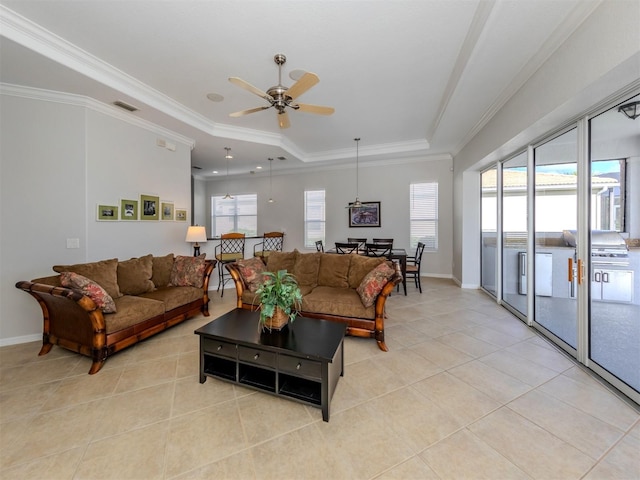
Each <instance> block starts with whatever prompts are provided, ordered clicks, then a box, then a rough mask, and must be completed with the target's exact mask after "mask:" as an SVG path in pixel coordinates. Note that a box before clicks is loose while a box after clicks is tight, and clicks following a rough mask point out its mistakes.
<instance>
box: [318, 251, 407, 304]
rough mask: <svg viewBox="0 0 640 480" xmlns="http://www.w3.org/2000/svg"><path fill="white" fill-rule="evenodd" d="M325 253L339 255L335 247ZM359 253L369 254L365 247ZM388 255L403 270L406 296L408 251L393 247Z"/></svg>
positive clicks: (403, 286)
mask: <svg viewBox="0 0 640 480" xmlns="http://www.w3.org/2000/svg"><path fill="white" fill-rule="evenodd" d="M325 253H335V254H336V255H339V254H338V252H337V251H336V249H335V248H330V249H328V250H325ZM354 253H355V252H354ZM357 254H358V255H363V256H367V252H366V250H365V249H360V248H359V249H358V250H357ZM386 257H387V258H388V259H389V260H391V261H392V262H394V261H395V262H398V263H399V264H400V271H401V272H402V288H403V290H404V294H405V296H406V295H407V251H406V250H405V249H404V248H392V249H391V253H389V254H387V255H386Z"/></svg>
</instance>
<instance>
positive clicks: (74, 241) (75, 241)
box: [67, 238, 80, 248]
mask: <svg viewBox="0 0 640 480" xmlns="http://www.w3.org/2000/svg"><path fill="white" fill-rule="evenodd" d="M67 248H80V239H79V238H67Z"/></svg>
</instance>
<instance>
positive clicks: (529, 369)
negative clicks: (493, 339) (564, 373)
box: [480, 350, 558, 387]
mask: <svg viewBox="0 0 640 480" xmlns="http://www.w3.org/2000/svg"><path fill="white" fill-rule="evenodd" d="M480 361H481V362H482V363H484V364H485V365H488V366H490V367H492V368H495V369H496V370H499V371H501V372H502V373H505V374H507V375H510V376H512V377H513V378H517V379H518V380H520V381H521V382H524V383H526V384H527V385H530V386H532V387H536V386H538V385H541V384H543V383H545V382H547V381H549V380H551V379H552V378H554V377H556V376H558V372H556V371H554V370H551V369H549V368H546V367H543V366H541V365H533V364H532V363H531V362H529V361H528V360H525V359H524V358H522V357H519V356H517V355H514V354H513V353H511V352H507V351H504V350H501V351H499V352H495V353H492V354H491V355H487V356H486V357H482V358H481V359H480Z"/></svg>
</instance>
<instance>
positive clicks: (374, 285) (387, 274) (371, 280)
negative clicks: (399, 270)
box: [356, 263, 396, 307]
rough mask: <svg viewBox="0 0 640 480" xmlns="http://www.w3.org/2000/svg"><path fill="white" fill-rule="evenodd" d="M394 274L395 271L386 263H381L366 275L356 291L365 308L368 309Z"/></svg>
mask: <svg viewBox="0 0 640 480" xmlns="http://www.w3.org/2000/svg"><path fill="white" fill-rule="evenodd" d="M395 273H396V271H395V270H394V269H393V268H391V267H390V266H389V265H387V264H386V263H381V264H380V265H378V266H377V267H376V268H374V269H373V270H371V271H370V272H369V273H367V275H366V276H365V277H364V278H363V279H362V283H360V285H359V286H358V288H357V289H356V291H357V292H358V295H360V299H361V300H362V304H363V305H364V306H365V307H370V306H372V305H373V304H374V302H375V301H376V298H377V296H378V294H379V293H380V292H381V291H382V289H383V288H384V286H385V285H386V284H387V282H388V281H389V280H391V278H392V277H393V275H394V274H395Z"/></svg>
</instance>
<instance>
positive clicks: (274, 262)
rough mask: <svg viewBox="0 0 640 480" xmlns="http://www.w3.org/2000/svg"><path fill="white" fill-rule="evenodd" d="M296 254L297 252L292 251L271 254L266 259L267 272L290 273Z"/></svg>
mask: <svg viewBox="0 0 640 480" xmlns="http://www.w3.org/2000/svg"><path fill="white" fill-rule="evenodd" d="M298 253H299V252H298V250H294V251H293V252H272V253H271V254H270V255H269V256H268V257H267V270H269V271H270V272H277V271H279V270H286V271H287V272H289V273H292V272H293V267H294V266H295V264H296V258H297V257H298Z"/></svg>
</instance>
